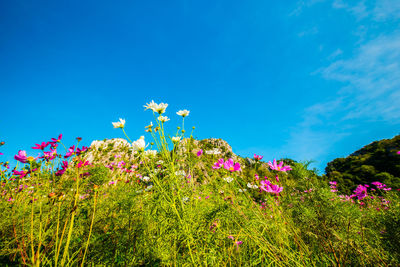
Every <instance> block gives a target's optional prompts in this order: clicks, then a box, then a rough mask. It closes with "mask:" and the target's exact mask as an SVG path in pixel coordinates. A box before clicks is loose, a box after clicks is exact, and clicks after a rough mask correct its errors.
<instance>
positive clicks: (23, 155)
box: [14, 150, 28, 163]
mask: <svg viewBox="0 0 400 267" xmlns="http://www.w3.org/2000/svg"><path fill="white" fill-rule="evenodd" d="M14 159H16V160H18V161H20V162H22V163H27V162H28V157H27V156H26V151H25V150H20V151H18V154H17V155H15V156H14Z"/></svg>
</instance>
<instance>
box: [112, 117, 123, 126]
mask: <svg viewBox="0 0 400 267" xmlns="http://www.w3.org/2000/svg"><path fill="white" fill-rule="evenodd" d="M112 125H113V126H114V128H124V127H125V120H124V119H121V118H120V119H119V121H118V122H112Z"/></svg>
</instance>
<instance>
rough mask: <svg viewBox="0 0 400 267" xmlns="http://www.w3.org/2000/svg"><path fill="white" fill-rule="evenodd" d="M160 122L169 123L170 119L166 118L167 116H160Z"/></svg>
mask: <svg viewBox="0 0 400 267" xmlns="http://www.w3.org/2000/svg"><path fill="white" fill-rule="evenodd" d="M158 120H159V121H161V122H167V121H169V118H168V117H166V116H165V117H164V116H159V117H158Z"/></svg>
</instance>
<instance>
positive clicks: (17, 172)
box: [13, 170, 28, 178]
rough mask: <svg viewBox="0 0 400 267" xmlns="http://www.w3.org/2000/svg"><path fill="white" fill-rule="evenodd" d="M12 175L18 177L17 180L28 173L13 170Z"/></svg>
mask: <svg viewBox="0 0 400 267" xmlns="http://www.w3.org/2000/svg"><path fill="white" fill-rule="evenodd" d="M13 174H14V175H19V178H24V177H25V176H26V175H27V174H28V171H16V170H13Z"/></svg>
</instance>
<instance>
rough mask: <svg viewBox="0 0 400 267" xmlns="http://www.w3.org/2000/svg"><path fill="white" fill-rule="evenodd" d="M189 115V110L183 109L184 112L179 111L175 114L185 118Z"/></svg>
mask: <svg viewBox="0 0 400 267" xmlns="http://www.w3.org/2000/svg"><path fill="white" fill-rule="evenodd" d="M189 113H190V111H189V110H186V109H184V110H179V111H178V112H177V113H176V114H178V115H179V116H182V117H184V118H185V117H187V116H189Z"/></svg>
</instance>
